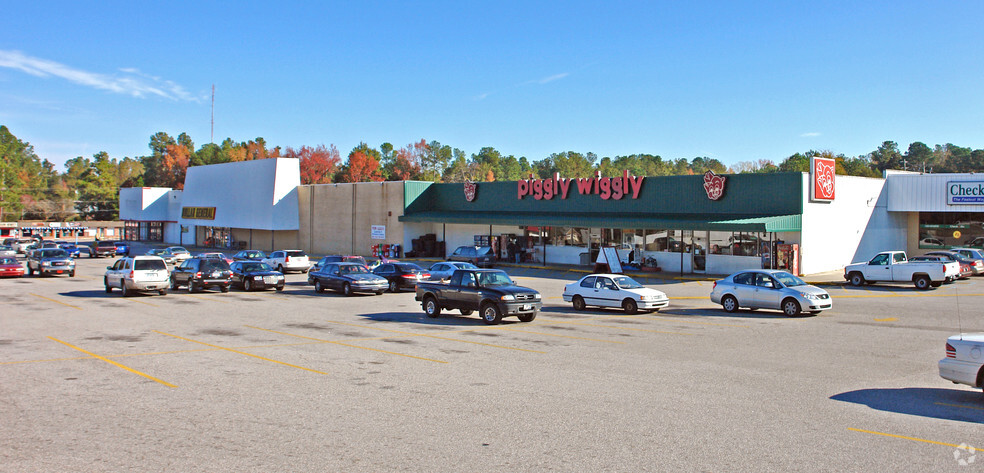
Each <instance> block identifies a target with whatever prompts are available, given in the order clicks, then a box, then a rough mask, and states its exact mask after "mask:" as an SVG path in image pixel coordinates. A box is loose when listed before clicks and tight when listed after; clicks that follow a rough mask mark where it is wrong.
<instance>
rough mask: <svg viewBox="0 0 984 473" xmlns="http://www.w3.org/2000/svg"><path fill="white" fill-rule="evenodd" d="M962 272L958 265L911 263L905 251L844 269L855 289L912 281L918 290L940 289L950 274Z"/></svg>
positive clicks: (884, 252)
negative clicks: (876, 284)
mask: <svg viewBox="0 0 984 473" xmlns="http://www.w3.org/2000/svg"><path fill="white" fill-rule="evenodd" d="M954 269H955V270H956V271H957V272H959V271H960V265H959V264H957V263H946V264H943V265H938V264H935V263H931V262H909V258H908V257H906V254H905V252H904V251H883V252H881V253H878V254H877V255H875V256H874V257H873V258H871V260H869V261H868V262H866V263H851V264H849V265H847V266H846V267H845V268H844V279H846V280H847V281H848V282H850V283H851V285H852V286H861V285H863V284H866V283H867V284H874V283H876V282H888V281H894V282H900V281H911V282H912V284H913V285H914V286H915V287H916V289H920V290H926V289H929V288H930V287H939V286H940V285H941V284H943V283H944V282H945V281H946V280H947V279H948V278H949V276H947V272H948V271H951V272H952V271H953V270H954Z"/></svg>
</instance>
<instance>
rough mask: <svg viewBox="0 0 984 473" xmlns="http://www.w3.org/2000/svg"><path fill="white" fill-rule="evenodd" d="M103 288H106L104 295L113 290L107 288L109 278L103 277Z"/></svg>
mask: <svg viewBox="0 0 984 473" xmlns="http://www.w3.org/2000/svg"><path fill="white" fill-rule="evenodd" d="M103 286H106V294H109V293H110V292H113V288H111V287H109V278H107V277H103Z"/></svg>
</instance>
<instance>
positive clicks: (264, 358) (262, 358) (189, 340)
mask: <svg viewBox="0 0 984 473" xmlns="http://www.w3.org/2000/svg"><path fill="white" fill-rule="evenodd" d="M154 331H155V332H157V333H159V334H161V335H167V336H169V337H174V338H177V339H180V340H184V341H188V342H192V343H198V344H200V345H205V346H207V347H212V348H217V349H219V350H225V351H230V352H232V353H238V354H240V355H246V356H249V357H253V358H258V359H260V360H263V361H269V362H271V363H276V364H278V365H284V366H289V367H291V368H297V369H299V370H304V371H310V372H312V373H318V374H328V373H325V372H324V371H318V370H313V369H311V368H305V367H303V366H297V365H292V364H290V363H285V362H283V361H278V360H274V359H272V358H266V357H263V356H259V355H254V354H252V353H246V352H244V351H239V350H234V349H232V348H226V347H220V346H218V345H212V344H211V343H205V342H200V341H198V340H192V339H190V338H185V337H182V336H179V335H174V334H171V333H167V332H161V331H160V330H154Z"/></svg>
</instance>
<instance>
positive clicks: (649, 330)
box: [545, 320, 695, 335]
mask: <svg viewBox="0 0 984 473" xmlns="http://www.w3.org/2000/svg"><path fill="white" fill-rule="evenodd" d="M545 323H552V324H553V323H556V324H571V325H584V326H586V327H602V328H615V329H622V330H635V331H638V332H652V333H664V334H668V335H695V334H693V333H684V332H667V331H664V330H653V329H648V328H636V327H621V326H618V325H600V324H588V323H584V322H573V321H569V320H550V321H549V322H545Z"/></svg>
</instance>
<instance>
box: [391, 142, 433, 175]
mask: <svg viewBox="0 0 984 473" xmlns="http://www.w3.org/2000/svg"><path fill="white" fill-rule="evenodd" d="M428 149H429V148H428V146H427V141H425V140H420V141H418V142H416V143H411V144H409V145H407V146H406V147H405V148H400V149H399V150H397V151H396V156H395V159H394V160H393V165H392V168H391V169H389V173H388V174H389V179H390V180H393V181H408V180H413V179H420V175H421V172H422V169H421V161H422V160H423V157H424V156H425V155H426V154H427V151H428Z"/></svg>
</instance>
